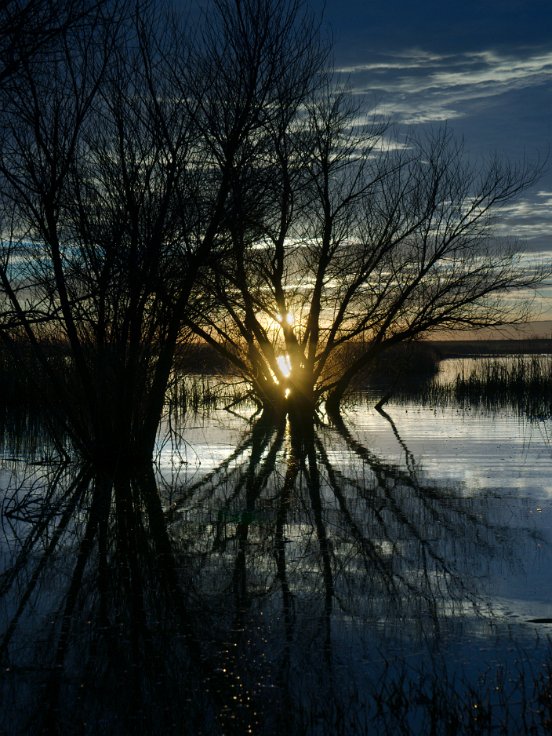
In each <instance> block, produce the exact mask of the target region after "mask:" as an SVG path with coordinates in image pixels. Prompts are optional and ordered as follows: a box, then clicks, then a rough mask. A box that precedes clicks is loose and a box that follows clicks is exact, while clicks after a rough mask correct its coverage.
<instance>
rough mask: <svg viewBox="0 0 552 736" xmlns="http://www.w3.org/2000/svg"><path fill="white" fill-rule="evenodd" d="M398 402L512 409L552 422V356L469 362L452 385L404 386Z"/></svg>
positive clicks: (425, 383) (432, 381) (431, 382)
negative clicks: (549, 419) (550, 419)
mask: <svg viewBox="0 0 552 736" xmlns="http://www.w3.org/2000/svg"><path fill="white" fill-rule="evenodd" d="M394 398H395V399H398V400H402V401H413V400H415V401H419V402H420V403H422V404H424V405H431V406H458V407H460V408H464V409H469V408H480V409H485V410H489V411H494V410H497V409H501V408H504V407H509V408H512V409H514V410H515V411H516V412H517V413H518V414H520V415H522V416H527V417H529V418H548V417H550V416H552V356H549V355H530V356H528V355H516V356H510V357H487V358H478V359H476V360H471V361H469V362H466V368H464V369H462V370H460V372H459V373H458V374H457V375H456V377H455V378H454V379H453V380H452V381H448V382H444V381H443V380H440V379H439V377H436V378H431V379H429V380H426V381H423V382H420V383H418V384H414V385H412V384H410V385H408V384H407V385H402V386H400V387H399V388H398V390H397V391H396V393H395V394H394Z"/></svg>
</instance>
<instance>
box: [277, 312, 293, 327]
mask: <svg viewBox="0 0 552 736" xmlns="http://www.w3.org/2000/svg"><path fill="white" fill-rule="evenodd" d="M276 320H277V321H278V322H279V323H280V324H282V322H283V321H284V317H283V316H282V315H281V314H277V315H276ZM285 321H286V322H287V324H288V325H289V326H290V327H293V325H294V324H295V317H294V316H293V314H292V313H291V312H288V313H287V314H286V316H285Z"/></svg>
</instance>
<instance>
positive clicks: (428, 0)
mask: <svg viewBox="0 0 552 736" xmlns="http://www.w3.org/2000/svg"><path fill="white" fill-rule="evenodd" d="M306 1H307V3H308V4H309V5H310V7H311V8H312V10H313V11H314V13H315V14H323V29H324V32H325V33H327V34H328V35H330V36H331V38H332V40H333V49H334V51H333V58H334V64H335V67H336V70H337V73H338V76H339V78H340V79H341V80H342V81H343V82H345V83H346V84H347V85H348V86H349V88H350V89H351V90H352V92H353V93H354V94H355V95H357V98H358V99H359V100H360V101H361V102H362V104H363V105H364V107H365V108H366V110H367V111H369V110H372V111H374V110H375V111H376V113H379V114H381V115H382V116H384V117H385V118H386V119H389V120H390V121H391V122H392V123H394V124H395V125H396V127H395V129H394V131H390V134H389V137H390V139H392V138H393V136H395V139H394V140H396V141H398V142H400V140H401V139H400V135H401V132H402V133H404V131H405V130H408V131H409V132H410V133H418V132H423V131H424V129H427V128H428V127H430V126H432V127H436V126H439V125H443V124H445V123H446V124H447V126H448V127H449V129H451V130H452V131H453V132H454V133H457V134H458V135H459V136H462V137H463V138H464V140H465V145H466V148H467V150H468V152H469V153H470V154H471V155H473V156H476V157H478V158H481V159H483V158H484V157H485V156H488V155H491V154H493V153H499V154H500V155H501V156H503V157H505V158H507V159H510V160H513V161H516V160H518V161H519V160H520V159H522V158H523V157H526V158H528V159H529V160H535V159H537V158H539V157H540V158H541V159H542V158H545V157H546V156H548V157H549V158H548V164H547V169H546V171H545V172H544V174H543V176H542V178H541V179H540V181H539V182H538V184H537V185H536V186H534V187H533V188H532V190H531V191H527V192H526V193H524V195H523V196H522V197H521V198H520V199H519V200H518V201H517V202H516V203H513V204H512V205H511V206H509V207H508V209H507V211H506V212H505V213H504V214H503V216H502V217H501V221H500V223H499V226H498V234H499V235H504V236H507V237H512V236H513V237H515V238H516V239H520V241H521V242H522V243H523V248H524V249H526V250H527V252H528V253H531V254H534V255H532V256H531V257H536V258H539V254H543V257H552V0H325V2H324V0H306ZM177 2H180V3H181V4H182V5H186V2H187V0H177ZM192 2H197V3H201V4H202V5H205V3H206V2H208V0H192ZM392 142H393V141H392ZM549 291H550V293H549V294H548V290H546V295H547V300H548V302H549V304H550V305H551V306H550V308H549V307H548V306H547V307H546V314H545V315H543V316H546V317H548V318H552V288H551V289H550V290H549Z"/></svg>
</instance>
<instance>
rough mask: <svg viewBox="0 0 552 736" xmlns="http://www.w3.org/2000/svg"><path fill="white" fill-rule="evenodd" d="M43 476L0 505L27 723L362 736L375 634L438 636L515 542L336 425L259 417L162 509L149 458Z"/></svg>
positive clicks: (10, 672)
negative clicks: (121, 472) (143, 469)
mask: <svg viewBox="0 0 552 736" xmlns="http://www.w3.org/2000/svg"><path fill="white" fill-rule="evenodd" d="M35 473H36V477H34V476H32V475H29V476H26V477H24V478H23V479H21V478H19V482H18V483H16V484H13V486H12V487H11V489H10V491H9V493H8V494H7V496H6V499H5V501H4V506H3V510H4V514H3V516H4V537H5V543H4V545H3V546H4V547H5V550H6V551H5V553H4V556H5V558H6V565H5V572H4V573H3V575H2V578H1V579H0V591H1V593H2V595H3V599H4V608H3V619H4V623H5V626H4V628H3V634H2V640H1V642H0V646H1V653H2V665H3V668H4V669H5V670H6V675H7V676H6V677H5V678H4V685H3V694H4V695H5V696H6V697H7V698H11V699H12V701H13V702H14V704H15V712H16V718H17V723H18V724H19V725H20V727H21V728H20V730H21V732H25V730H27V731H30V732H32V733H40V732H41V731H42V732H46V733H55V732H56V731H57V732H59V733H81V732H82V733H95V732H102V733H103V732H105V733H130V732H138V731H139V732H142V733H164V734H166V733H193V734H200V733H206V734H209V733H219V732H220V733H239V734H242V733H243V734H246V733H250V732H251V733H280V732H282V733H283V732H285V731H286V730H287V731H289V732H291V733H302V732H306V731H308V729H309V728H311V729H315V725H316V724H317V725H316V728H317V729H318V731H316V732H321V733H339V732H342V733H352V732H363V731H366V730H368V727H367V725H366V723H364V721H363V719H364V718H365V717H367V715H366V714H367V708H368V699H367V692H368V686H367V682H365V681H364V682H363V681H362V677H363V675H362V672H361V669H362V666H366V664H367V665H369V666H370V667H372V666H373V667H375V668H376V669H377V667H378V666H379V665H377V664H376V659H377V657H380V658H381V656H382V655H381V652H379V651H378V646H379V645H378V642H382V641H383V639H384V638H385V637H387V639H388V640H390V641H395V642H397V641H399V640H400V639H401V638H403V639H404V638H407V639H409V640H410V642H412V643H420V642H422V641H423V640H424V638H425V637H427V638H428V639H429V638H431V639H432V640H433V641H436V640H438V636H439V630H440V623H441V620H442V617H443V616H450V615H451V614H452V613H461V612H462V610H464V608H465V606H466V604H469V606H470V607H472V606H473V605H474V604H475V605H478V602H479V598H478V594H477V589H476V586H475V585H474V583H473V581H472V576H473V575H474V574H476V573H477V570H475V569H474V565H475V564H476V563H477V561H478V560H487V561H488V560H489V559H490V558H491V557H492V556H493V555H496V554H499V555H505V554H507V550H508V549H510V543H509V540H508V539H507V537H506V536H505V535H506V532H505V530H504V529H502V528H500V527H497V526H493V525H491V524H490V522H489V520H488V518H487V516H486V509H485V504H484V502H481V501H477V500H475V499H470V498H466V497H464V496H463V495H462V493H461V492H460V490H455V489H452V488H443V487H440V486H438V485H437V484H435V483H432V482H430V481H429V480H427V479H424V478H423V474H422V473H421V471H420V470H419V469H417V468H416V463H415V461H414V458H413V457H412V456H411V455H410V454H409V453H408V454H407V463H406V465H405V466H404V467H399V466H394V465H391V464H389V463H385V462H383V461H382V460H381V459H379V458H378V457H376V456H375V455H374V454H373V453H371V452H370V451H369V450H368V449H367V448H366V447H364V446H363V445H362V444H361V443H360V442H359V441H358V440H356V439H355V438H354V436H353V435H352V434H351V433H350V432H349V431H348V430H347V429H346V427H345V426H344V425H342V426H338V427H335V428H334V429H331V430H330V429H328V428H319V429H318V430H316V431H315V430H314V428H312V427H311V428H307V429H305V428H303V430H302V432H301V435H300V437H297V436H296V433H295V432H294V431H292V430H291V428H290V426H289V425H286V424H284V423H282V424H281V425H280V426H276V427H275V426H274V425H269V424H266V423H263V422H258V423H257V424H256V425H254V427H253V428H252V431H251V433H250V434H248V435H247V436H246V437H245V438H244V441H243V442H242V443H241V444H239V445H238V446H237V447H236V449H235V451H234V452H233V454H232V455H231V456H230V457H229V458H228V459H227V460H226V461H225V462H224V463H222V464H221V465H220V466H219V467H218V468H216V469H215V470H213V471H212V472H211V473H209V474H208V475H206V476H205V477H203V478H202V479H201V480H199V481H197V482H195V483H189V484H187V485H184V486H183V487H182V488H177V489H174V490H173V493H172V497H173V501H174V499H176V501H175V502H174V503H172V504H171V506H170V508H168V509H165V510H164V509H163V508H162V505H161V501H160V496H159V493H158V489H157V487H156V480H155V477H154V474H153V471H151V472H150V473H147V474H145V475H143V476H141V477H140V478H128V477H122V478H117V479H112V478H106V477H98V476H94V475H93V474H92V472H91V471H90V470H88V469H82V470H80V472H78V473H74V472H70V471H69V470H68V469H66V468H63V467H62V468H58V469H55V468H53V469H52V468H49V467H48V466H46V467H39V468H38V469H35ZM14 477H15V474H14ZM484 553H485V554H484ZM462 560H463V561H464V562H462ZM481 564H484V563H481ZM382 646H383V645H382ZM395 646H396V644H395ZM403 653H404V652H403ZM361 661H364V665H362V666H361V664H360V663H361ZM382 669H385V668H382ZM363 689H364V690H366V692H363ZM38 696H40V697H38ZM6 702H7V701H6ZM35 703H36V706H35V705H33V704H35ZM85 723H86V724H87V725H84V724H85ZM0 725H2V726H4V727H5V725H6V724H0ZM351 729H353V730H351ZM313 732H315V731H314V730H313Z"/></svg>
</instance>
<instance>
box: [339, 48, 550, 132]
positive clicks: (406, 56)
mask: <svg viewBox="0 0 552 736" xmlns="http://www.w3.org/2000/svg"><path fill="white" fill-rule="evenodd" d="M337 74H338V75H343V76H347V77H348V82H349V86H350V89H351V91H352V92H353V94H356V95H362V96H366V95H369V96H371V97H372V98H373V99H374V101H375V104H376V106H377V109H378V112H379V113H380V114H382V115H386V116H391V117H392V118H393V119H394V120H395V121H397V122H399V123H404V124H408V125H416V124H422V123H428V122H441V121H444V120H453V119H456V118H461V117H464V116H466V115H467V114H469V109H468V108H469V105H470V103H479V104H481V103H485V104H487V105H488V104H489V101H490V100H492V98H494V97H497V96H501V95H505V94H508V93H510V92H513V91H515V90H524V89H528V88H534V87H537V86H539V85H544V84H546V83H549V82H550V78H551V76H552V51H548V50H546V51H543V50H538V49H537V50H536V49H525V50H523V49H521V50H518V51H517V53H515V54H514V53H511V54H504V53H498V52H496V51H491V50H482V51H475V52H473V51H471V52H463V53H457V54H446V55H445V54H435V53H430V52H426V51H424V50H420V49H413V50H410V51H409V52H404V53H402V54H393V55H379V56H378V57H376V58H375V59H373V60H370V61H368V62H366V63H358V64H355V65H350V66H344V67H339V68H338V69H337Z"/></svg>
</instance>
